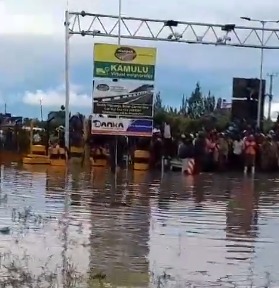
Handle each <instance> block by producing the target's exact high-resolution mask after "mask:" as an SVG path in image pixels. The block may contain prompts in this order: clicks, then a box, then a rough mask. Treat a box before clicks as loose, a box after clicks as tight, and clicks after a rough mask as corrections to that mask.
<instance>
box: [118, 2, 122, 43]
mask: <svg viewBox="0 0 279 288" xmlns="http://www.w3.org/2000/svg"><path fill="white" fill-rule="evenodd" d="M121 14H122V0H118V45H120V42H121Z"/></svg>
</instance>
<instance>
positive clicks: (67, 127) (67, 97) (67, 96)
mask: <svg viewBox="0 0 279 288" xmlns="http://www.w3.org/2000/svg"><path fill="white" fill-rule="evenodd" d="M69 25H70V23H69V11H68V10H67V11H66V12H65V146H66V148H67V149H70V139H69V131H70V123H69V122H70V117H69V115H70V107H69V106H70V79H69V60H70V59H69V56H70V55H69V54H70V33H69Z"/></svg>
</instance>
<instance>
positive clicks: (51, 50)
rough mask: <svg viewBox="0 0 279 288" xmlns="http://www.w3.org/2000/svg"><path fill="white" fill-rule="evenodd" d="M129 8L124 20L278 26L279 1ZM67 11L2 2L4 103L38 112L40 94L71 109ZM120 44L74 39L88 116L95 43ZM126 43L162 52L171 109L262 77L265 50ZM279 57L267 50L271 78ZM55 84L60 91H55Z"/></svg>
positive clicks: (41, 1) (97, 6)
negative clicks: (270, 22) (237, 80)
mask: <svg viewBox="0 0 279 288" xmlns="http://www.w3.org/2000/svg"><path fill="white" fill-rule="evenodd" d="M122 4H123V11H122V12H123V13H122V14H123V15H125V16H137V17H146V18H160V19H163V20H167V19H174V20H186V21H196V22H208V23H228V22H229V23H236V24H241V25H248V26H249V25H250V24H249V22H243V21H241V20H240V19H239V16H250V17H254V18H261V19H275V20H276V19H277V18H278V16H277V12H276V11H278V9H279V1H275V0H266V1H264V2H263V1H262V0H246V1H243V0H234V1H232V2H228V1H223V0H211V1H204V0H195V1H185V0H173V1H162V0H153V1H149V0H141V1H137V0H122ZM69 6H70V10H72V11H81V10H85V11H87V12H94V13H101V14H112V15H113V14H114V15H116V14H117V13H118V0H102V1H92V0H69ZM146 7H148V9H146ZM65 8H66V0H59V1H57V0H48V5H45V0H24V1H18V0H9V1H0V17H1V19H2V25H1V27H0V34H2V35H1V45H0V55H2V57H0V87H1V93H2V96H3V97H2V98H3V99H4V100H5V102H8V104H9V103H15V102H16V103H19V102H22V101H23V102H24V103H26V105H27V104H28V105H31V106H30V107H35V106H36V105H39V100H40V97H41V95H43V99H44V105H45V106H47V105H54V106H55V105H59V106H60V105H61V103H62V104H63V103H64V92H63V88H61V86H59V84H60V83H62V82H63V79H64V35H63V33H64V26H63V22H64V11H65ZM239 11H241V12H239ZM239 13H241V15H240V14H239ZM158 15H159V16H158ZM114 41H115V40H113V39H105V38H94V39H92V38H90V37H80V36H73V37H71V40H70V43H71V44H70V76H71V82H73V83H78V84H79V85H81V86H82V87H87V88H88V89H87V90H89V92H88V91H86V92H83V91H80V90H79V89H76V88H73V89H72V97H71V101H72V102H71V104H72V105H75V106H76V107H81V106H83V107H85V106H86V107H88V111H90V110H91V99H90V98H91V97H90V96H89V95H90V90H91V85H92V66H93V44H94V43H96V42H108V43H112V42H114ZM123 43H124V44H129V45H143V46H148V45H150V46H156V47H157V48H158V61H157V63H158V64H157V70H156V73H157V76H158V77H157V79H156V82H157V83H156V86H157V88H158V90H161V91H162V90H164V91H166V92H165V93H164V91H162V95H163V96H164V95H165V96H164V100H165V102H166V103H168V104H173V105H176V104H177V102H178V105H179V102H180V97H181V95H182V94H183V93H185V94H186V95H188V94H189V93H191V91H192V89H193V87H194V85H195V82H196V81H200V82H201V85H202V87H203V88H204V92H205V93H206V92H207V91H208V90H211V92H212V93H213V94H215V95H216V96H218V97H219V96H220V97H222V98H230V97H231V83H232V77H247V78H254V77H258V76H259V64H260V63H259V62H260V53H259V51H258V50H253V49H237V48H228V47H214V46H204V45H186V44H175V43H159V42H154V41H153V42H146V41H134V40H124V39H123ZM276 58H277V51H265V57H264V75H266V73H267V72H276V71H278V64H277V62H276V61H274V59H276ZM278 83H279V78H278V80H274V95H275V96H274V98H275V100H276V98H277V95H278V96H279V85H278ZM56 86H57V88H52V89H51V88H49V87H56ZM24 91H29V92H26V93H25V92H24ZM47 95H48V96H47ZM86 95H87V96H86ZM81 96H83V98H82V97H81ZM78 97H79V98H78ZM277 99H278V98H277ZM278 100H279V99H278ZM0 101H1V96H0ZM86 101H87V102H86ZM2 102H3V101H2ZM170 102H171V103H170ZM32 103H33V104H32ZM50 103H54V104H50ZM75 103H76V104H75ZM82 103H83V104H82ZM86 103H87V104H86ZM9 105H10V104H9ZM13 105H15V104H13ZM32 105H33V106H32ZM276 109H277V108H276Z"/></svg>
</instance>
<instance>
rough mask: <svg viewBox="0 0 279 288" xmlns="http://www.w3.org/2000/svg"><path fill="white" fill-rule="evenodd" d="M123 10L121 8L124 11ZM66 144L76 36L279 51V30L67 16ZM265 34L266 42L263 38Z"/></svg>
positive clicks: (110, 17)
mask: <svg viewBox="0 0 279 288" xmlns="http://www.w3.org/2000/svg"><path fill="white" fill-rule="evenodd" d="M120 9H121V8H120ZM64 24H65V89H66V100H65V112H66V119H65V121H66V123H65V144H66V147H69V112H70V111H69V99H70V84H69V45H70V43H69V39H70V37H71V36H73V35H81V36H91V37H106V38H115V39H118V42H119V39H120V38H121V39H133V40H146V41H163V42H175V43H187V44H202V45H214V46H226V47H243V48H257V49H262V50H264V49H265V50H279V27H278V28H267V27H266V26H265V27H251V26H250V27H249V26H237V25H235V24H211V23H199V22H187V21H174V20H160V19H148V18H137V17H124V16H123V17H122V16H121V15H120V14H119V15H104V14H94V13H87V12H85V11H81V12H70V11H66V13H65V23H64ZM263 33H264V34H265V37H264V38H263V37H262V35H263Z"/></svg>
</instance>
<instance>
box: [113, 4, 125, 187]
mask: <svg viewBox="0 0 279 288" xmlns="http://www.w3.org/2000/svg"><path fill="white" fill-rule="evenodd" d="M121 10H122V0H118V45H120V44H121ZM117 119H119V117H117ZM117 146H118V140H117V136H115V155H114V156H115V159H114V162H115V163H114V165H115V178H114V181H115V187H117V170H116V169H117V166H118V161H117V160H118V149H117ZM127 169H128V168H127Z"/></svg>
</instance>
